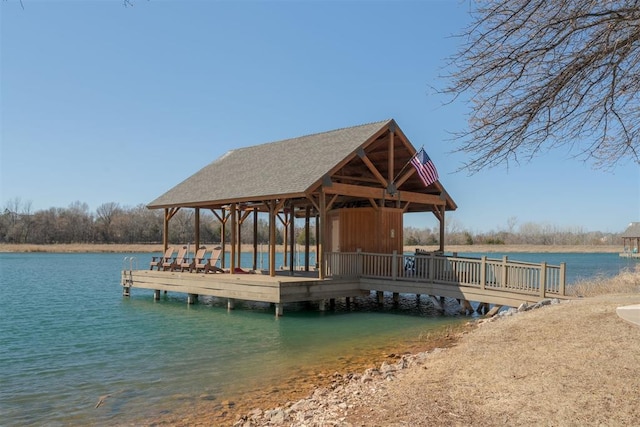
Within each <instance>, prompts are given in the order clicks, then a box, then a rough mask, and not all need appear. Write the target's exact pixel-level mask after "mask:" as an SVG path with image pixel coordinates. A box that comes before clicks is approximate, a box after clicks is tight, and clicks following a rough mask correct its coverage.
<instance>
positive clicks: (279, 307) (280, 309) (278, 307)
mask: <svg viewBox="0 0 640 427" xmlns="http://www.w3.org/2000/svg"><path fill="white" fill-rule="evenodd" d="M283 305H284V304H282V303H281V302H280V303H276V316H278V317H279V316H282V314H283V313H284V310H283Z"/></svg>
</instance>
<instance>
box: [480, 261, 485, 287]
mask: <svg viewBox="0 0 640 427" xmlns="http://www.w3.org/2000/svg"><path fill="white" fill-rule="evenodd" d="M486 284H487V256H486V255H482V256H481V257H480V289H482V290H483V291H484V288H485V286H486Z"/></svg>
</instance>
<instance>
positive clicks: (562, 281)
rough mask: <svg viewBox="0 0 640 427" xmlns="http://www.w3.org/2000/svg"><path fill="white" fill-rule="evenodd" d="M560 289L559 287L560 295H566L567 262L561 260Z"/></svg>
mask: <svg viewBox="0 0 640 427" xmlns="http://www.w3.org/2000/svg"><path fill="white" fill-rule="evenodd" d="M559 280H560V289H559V293H560V295H566V293H565V292H566V290H565V287H566V283H565V282H566V280H567V263H566V262H561V263H560V279H559Z"/></svg>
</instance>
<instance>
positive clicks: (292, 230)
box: [284, 200, 296, 275]
mask: <svg viewBox="0 0 640 427" xmlns="http://www.w3.org/2000/svg"><path fill="white" fill-rule="evenodd" d="M289 209H290V212H289V246H290V247H289V271H290V272H291V275H293V271H294V270H295V266H294V264H295V247H296V215H295V213H296V207H295V205H294V204H293V200H291V201H290V202H289ZM284 244H285V245H286V244H287V242H286V241H285V242H284Z"/></svg>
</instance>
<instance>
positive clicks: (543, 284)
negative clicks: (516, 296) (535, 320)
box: [540, 262, 547, 298]
mask: <svg viewBox="0 0 640 427" xmlns="http://www.w3.org/2000/svg"><path fill="white" fill-rule="evenodd" d="M546 290H547V263H546V262H543V263H542V264H540V298H544V297H545V292H546Z"/></svg>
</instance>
